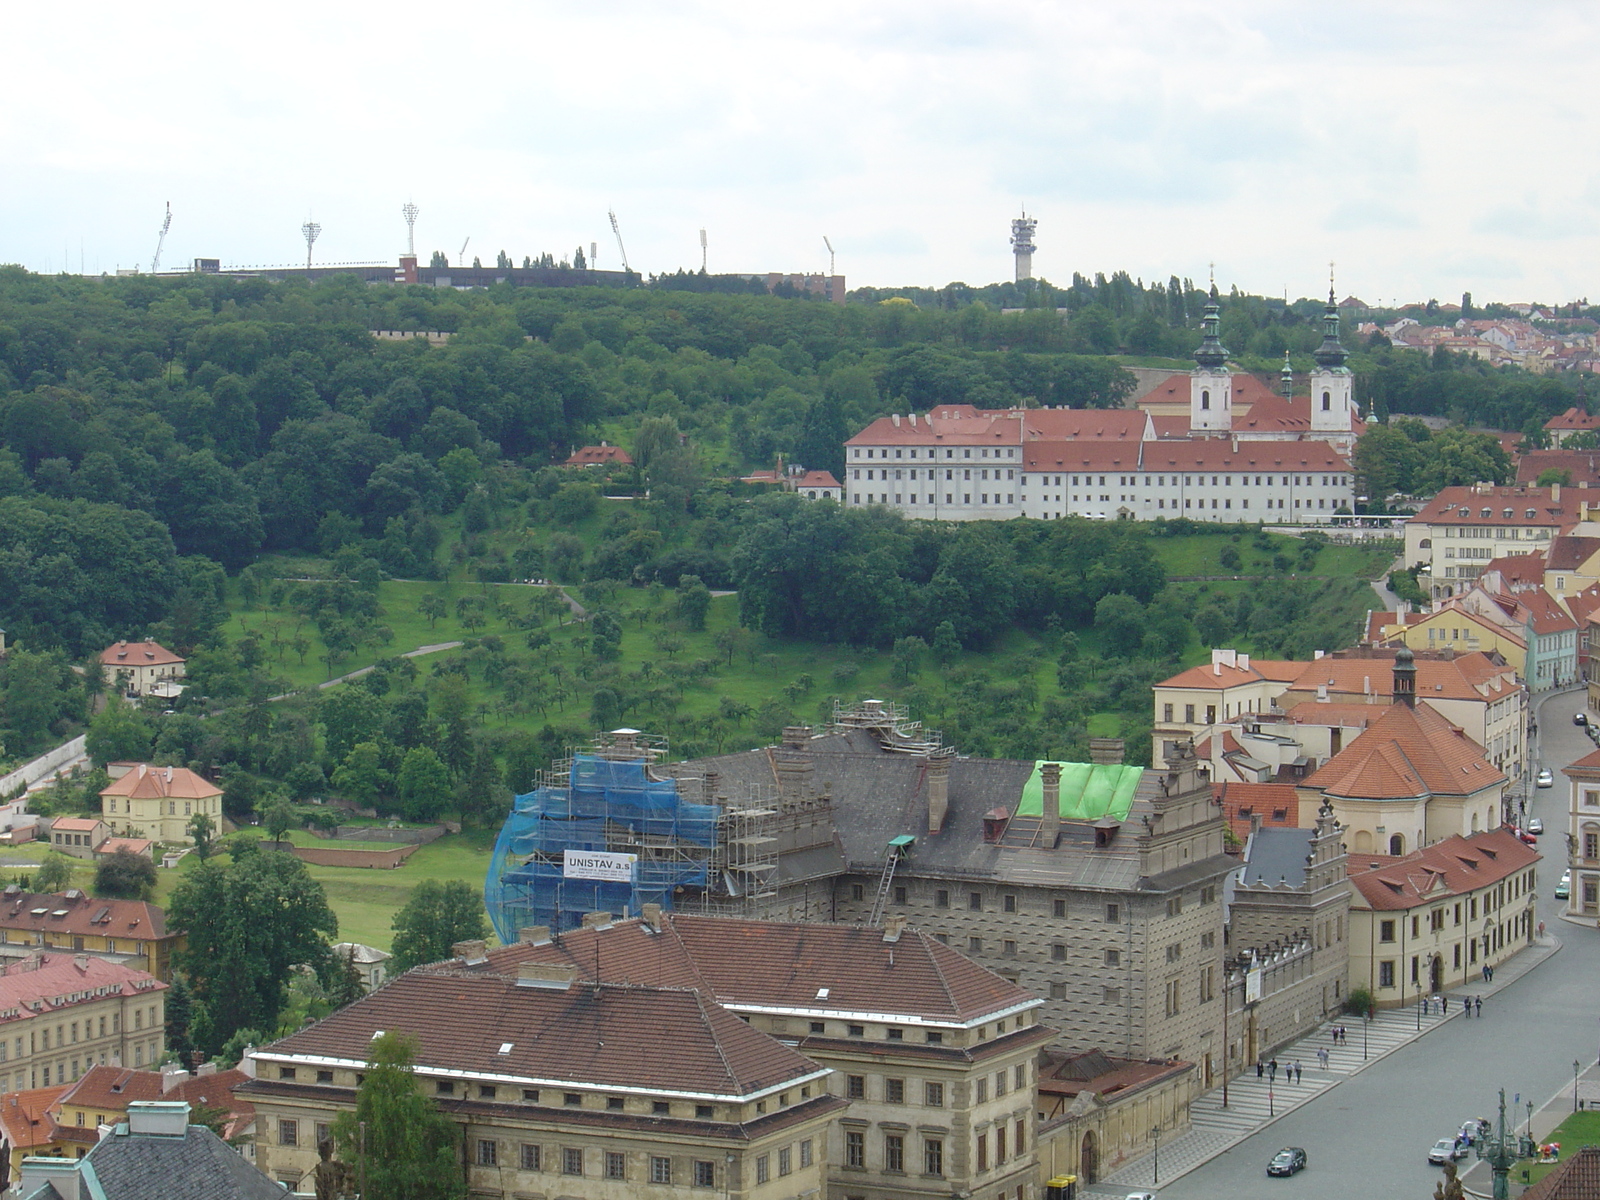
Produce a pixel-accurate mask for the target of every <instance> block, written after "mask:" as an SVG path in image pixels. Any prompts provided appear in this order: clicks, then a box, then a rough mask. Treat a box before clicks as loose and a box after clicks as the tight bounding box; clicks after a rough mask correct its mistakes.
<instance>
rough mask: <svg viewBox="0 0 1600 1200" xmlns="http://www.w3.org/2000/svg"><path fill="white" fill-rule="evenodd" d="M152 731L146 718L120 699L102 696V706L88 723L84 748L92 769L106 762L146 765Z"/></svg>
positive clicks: (113, 696)
mask: <svg viewBox="0 0 1600 1200" xmlns="http://www.w3.org/2000/svg"><path fill="white" fill-rule="evenodd" d="M154 735H155V731H154V730H153V729H152V728H151V727H150V721H149V718H147V717H146V716H145V715H144V714H143V713H141V712H140V711H139V710H138V709H136V708H134V707H133V705H131V704H129V703H128V702H127V701H125V700H123V698H122V697H121V696H118V695H111V696H108V697H106V706H105V707H104V708H102V709H101V710H100V711H99V712H97V713H95V715H94V716H93V717H92V718H91V719H90V721H89V732H88V734H87V735H86V737H85V741H84V748H85V750H86V751H87V753H88V755H89V760H90V761H91V762H93V763H94V764H95V765H96V766H102V767H103V766H105V764H106V763H108V762H146V761H148V760H149V758H150V743H151V740H152V738H153V737H154Z"/></svg>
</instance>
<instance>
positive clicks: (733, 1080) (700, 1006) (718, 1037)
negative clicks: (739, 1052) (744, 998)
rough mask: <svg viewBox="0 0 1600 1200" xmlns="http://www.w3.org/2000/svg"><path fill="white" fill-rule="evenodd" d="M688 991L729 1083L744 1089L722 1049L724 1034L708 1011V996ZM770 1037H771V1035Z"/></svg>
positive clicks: (714, 1002)
mask: <svg viewBox="0 0 1600 1200" xmlns="http://www.w3.org/2000/svg"><path fill="white" fill-rule="evenodd" d="M688 990H689V991H690V992H692V993H693V994H694V1001H695V1010H696V1011H697V1012H698V1013H699V1014H700V1022H701V1024H702V1025H703V1026H704V1027H705V1032H706V1036H707V1037H708V1038H710V1039H711V1045H712V1047H713V1048H714V1049H715V1050H716V1052H717V1059H718V1060H719V1061H720V1062H721V1063H722V1070H723V1073H724V1074H725V1075H726V1076H727V1079H728V1082H729V1083H730V1084H732V1085H733V1086H734V1087H736V1088H738V1087H743V1086H744V1081H743V1080H742V1079H740V1078H739V1075H738V1072H736V1071H735V1070H734V1069H733V1064H732V1063H730V1062H729V1061H728V1055H727V1053H726V1052H725V1051H724V1050H723V1048H722V1034H721V1033H720V1032H719V1031H718V1030H717V1028H716V1026H715V1025H714V1024H712V1021H711V1014H710V1013H709V1012H708V1011H707V1009H706V1003H707V998H706V994H705V993H704V992H702V991H701V990H700V989H699V988H690V989H688ZM710 1003H712V1004H716V1006H717V1007H718V1008H723V1006H722V1005H721V1004H720V1003H719V1002H717V1001H715V1000H712V1001H710ZM723 1011H724V1012H726V1011H727V1009H725V1008H723ZM768 1036H771V1035H770V1034H769V1035H768Z"/></svg>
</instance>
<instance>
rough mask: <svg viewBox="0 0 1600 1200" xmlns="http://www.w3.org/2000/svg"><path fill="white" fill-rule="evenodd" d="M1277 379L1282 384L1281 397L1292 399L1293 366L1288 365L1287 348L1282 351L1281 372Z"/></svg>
mask: <svg viewBox="0 0 1600 1200" xmlns="http://www.w3.org/2000/svg"><path fill="white" fill-rule="evenodd" d="M1279 380H1280V382H1281V384H1282V386H1283V398H1284V399H1285V400H1293V399H1294V368H1293V367H1291V366H1290V365H1289V352H1288V351H1287V350H1285V351H1284V352H1283V374H1282V375H1281V376H1279Z"/></svg>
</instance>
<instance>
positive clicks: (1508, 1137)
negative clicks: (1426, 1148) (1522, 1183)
mask: <svg viewBox="0 0 1600 1200" xmlns="http://www.w3.org/2000/svg"><path fill="white" fill-rule="evenodd" d="M1530 1108H1531V1105H1530ZM1514 1119H1515V1118H1513V1120H1514ZM1476 1149H1477V1153H1478V1157H1479V1158H1480V1159H1483V1160H1484V1161H1485V1162H1487V1163H1488V1164H1489V1168H1490V1170H1492V1171H1493V1172H1494V1190H1493V1192H1492V1193H1491V1194H1492V1196H1493V1200H1511V1164H1512V1163H1513V1162H1515V1161H1516V1158H1517V1152H1518V1151H1519V1150H1520V1149H1521V1147H1520V1146H1518V1145H1517V1136H1516V1134H1515V1133H1514V1132H1513V1133H1510V1134H1508V1133H1506V1090H1505V1088H1501V1089H1500V1124H1499V1125H1498V1126H1497V1128H1496V1131H1495V1132H1494V1133H1491V1134H1490V1135H1489V1136H1488V1137H1482V1138H1479V1139H1478V1143H1477V1147H1476Z"/></svg>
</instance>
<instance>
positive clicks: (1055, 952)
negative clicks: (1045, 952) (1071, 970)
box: [1050, 942, 1067, 962]
mask: <svg viewBox="0 0 1600 1200" xmlns="http://www.w3.org/2000/svg"><path fill="white" fill-rule="evenodd" d="M1050 961H1051V962H1066V961H1067V946H1066V943H1065V942H1054V943H1052V944H1051V946H1050Z"/></svg>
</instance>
